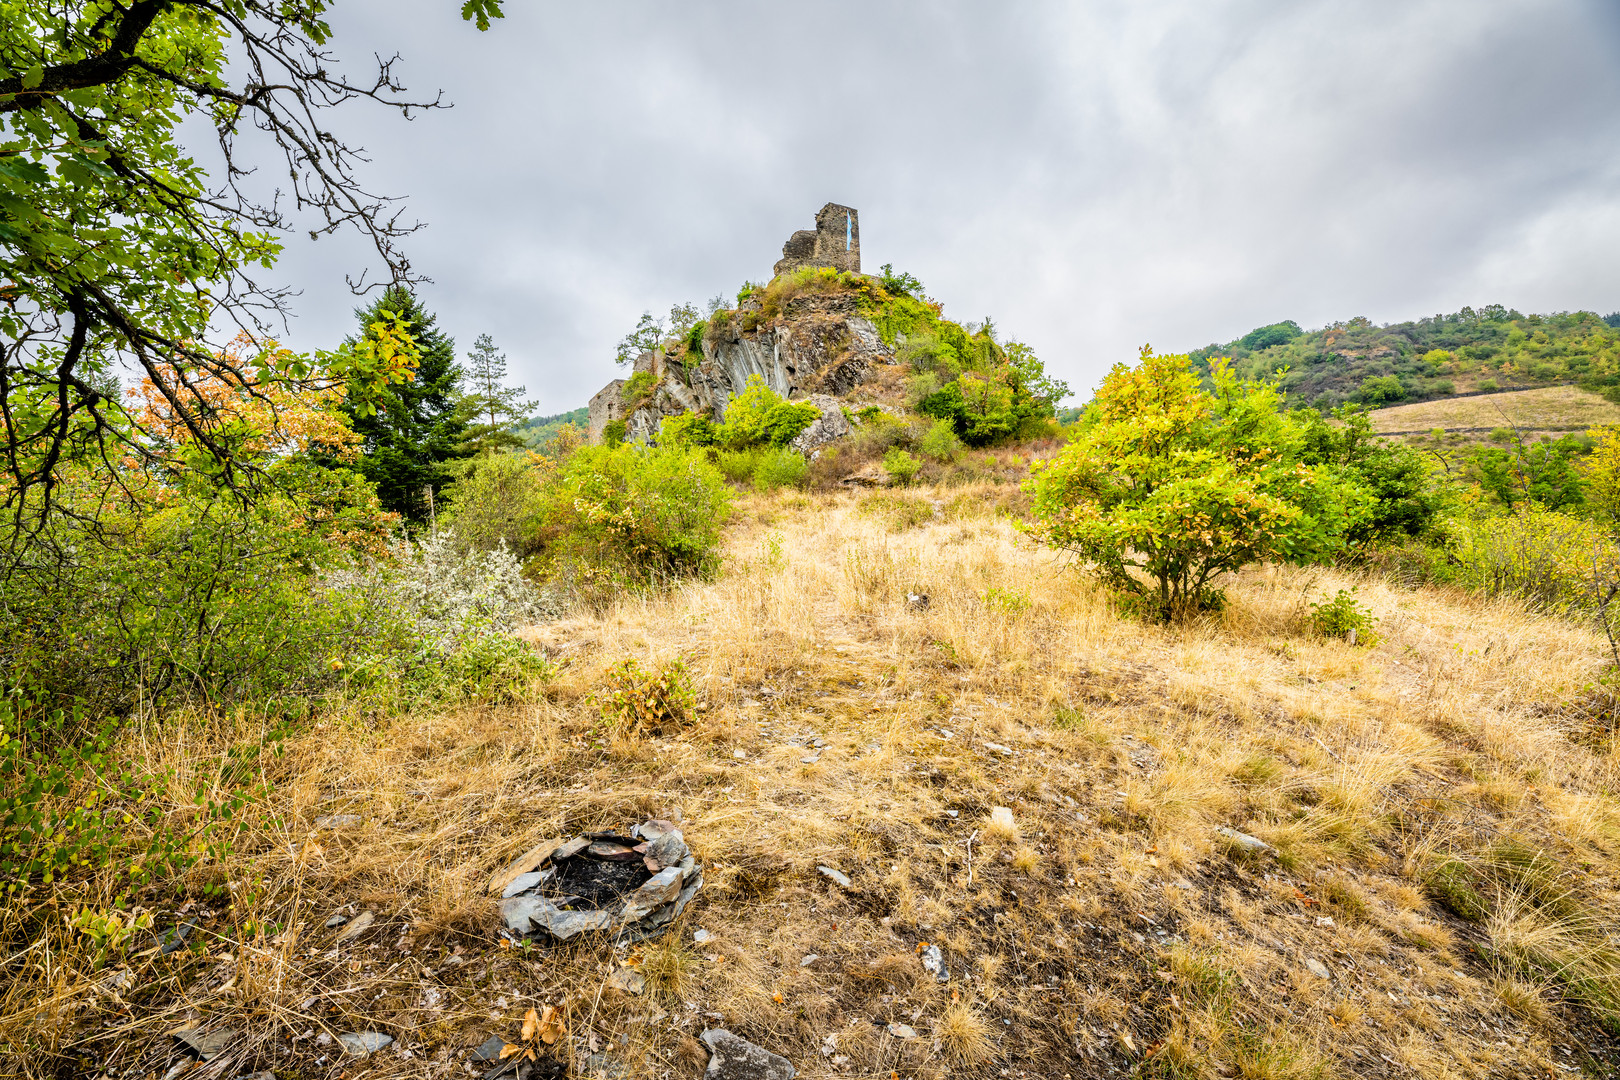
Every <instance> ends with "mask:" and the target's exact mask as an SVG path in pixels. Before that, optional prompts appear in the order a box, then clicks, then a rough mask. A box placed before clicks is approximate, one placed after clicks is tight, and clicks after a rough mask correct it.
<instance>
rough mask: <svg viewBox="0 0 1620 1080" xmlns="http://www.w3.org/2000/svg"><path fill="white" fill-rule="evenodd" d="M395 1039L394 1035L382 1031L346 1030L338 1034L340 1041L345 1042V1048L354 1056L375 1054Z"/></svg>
mask: <svg viewBox="0 0 1620 1080" xmlns="http://www.w3.org/2000/svg"><path fill="white" fill-rule="evenodd" d="M393 1041H394V1037H393V1036H392V1035H384V1034H383V1033H382V1032H380V1031H345V1032H344V1033H343V1034H341V1035H339V1036H338V1042H340V1043H342V1044H343V1049H344V1050H346V1051H347V1052H348V1053H349V1054H351V1055H353V1056H354V1057H365V1056H366V1055H367V1054H375V1053H376V1052H377V1051H378V1050H381V1049H382V1048H383V1047H385V1046H387V1045H388V1044H390V1043H392V1042H393Z"/></svg>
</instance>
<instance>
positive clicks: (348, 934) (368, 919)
mask: <svg viewBox="0 0 1620 1080" xmlns="http://www.w3.org/2000/svg"><path fill="white" fill-rule="evenodd" d="M376 921H377V916H375V915H373V914H372V913H371V912H369V911H362V912H361V913H360V914H358V915H356V916H355V917H354V918H353V919H352V920H350V922H349V925H347V926H345V927H344V928H343V929H342V930H340V931H338V936H337V937H335V938H333V939H332V940H333V941H348V940H349V939H350V938H357V937H359V936H360V935H361V934H363V933H365V931H366V928H367V927H369V926H370V925H371V924H372V923H374V922H376Z"/></svg>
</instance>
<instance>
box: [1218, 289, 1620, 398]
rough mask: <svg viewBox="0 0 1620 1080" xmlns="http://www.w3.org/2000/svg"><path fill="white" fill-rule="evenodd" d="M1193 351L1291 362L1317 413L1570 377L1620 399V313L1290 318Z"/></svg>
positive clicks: (1244, 365)
mask: <svg viewBox="0 0 1620 1080" xmlns="http://www.w3.org/2000/svg"><path fill="white" fill-rule="evenodd" d="M1192 356H1193V358H1194V359H1195V360H1197V361H1199V362H1200V363H1202V364H1203V365H1204V366H1205V367H1207V366H1208V364H1209V361H1210V360H1212V359H1214V358H1215V357H1217V356H1228V357H1231V358H1233V360H1234V361H1235V363H1236V366H1237V368H1238V370H1240V371H1241V372H1243V373H1245V374H1247V375H1250V376H1252V377H1259V376H1262V375H1268V374H1270V373H1272V372H1274V371H1276V370H1278V369H1279V368H1287V369H1288V370H1287V373H1286V374H1285V375H1283V377H1282V385H1283V388H1284V389H1285V390H1287V391H1288V393H1289V396H1290V398H1291V399H1292V400H1293V401H1294V402H1295V403H1296V404H1299V405H1310V406H1314V407H1316V408H1320V409H1328V408H1332V407H1333V406H1336V405H1339V404H1342V403H1344V402H1359V403H1362V404H1365V405H1368V406H1370V407H1372V408H1378V407H1380V406H1385V405H1393V404H1395V403H1397V402H1408V401H1423V400H1426V399H1429V398H1437V397H1445V396H1446V395H1448V394H1459V393H1467V392H1470V391H1491V390H1508V389H1513V388H1517V387H1530V386H1546V385H1549V384H1553V383H1564V382H1574V383H1577V384H1579V385H1580V386H1582V387H1585V388H1586V389H1588V390H1595V391H1598V392H1600V393H1602V394H1604V396H1606V397H1608V398H1609V399H1610V400H1613V401H1620V312H1616V313H1615V314H1613V315H1609V316H1608V317H1606V318H1601V317H1599V316H1598V315H1596V314H1594V313H1592V312H1590V311H1573V312H1560V313H1558V314H1554V315H1521V314H1519V313H1518V312H1517V311H1514V310H1512V309H1510V308H1505V307H1502V306H1501V305H1499V304H1492V305H1490V306H1489V307H1486V308H1482V309H1481V310H1479V311H1475V310H1474V309H1473V308H1466V307H1465V308H1463V309H1462V310H1461V311H1459V312H1456V313H1455V314H1451V315H1435V316H1432V317H1429V318H1422V319H1418V320H1416V321H1414V322H1403V323H1392V324H1389V325H1386V326H1374V325H1373V324H1372V322H1371V321H1370V320H1368V319H1365V318H1360V317H1358V318H1354V319H1350V320H1349V321H1348V322H1338V323H1334V324H1333V325H1331V326H1326V327H1323V328H1322V329H1320V330H1311V331H1303V330H1301V329H1300V328H1299V326H1298V325H1297V324H1296V323H1294V322H1292V321H1289V322H1280V323H1274V324H1272V325H1271V326H1262V327H1260V328H1258V329H1256V330H1251V331H1250V332H1249V333H1247V334H1245V335H1244V336H1243V337H1241V338H1239V339H1237V340H1236V341H1231V342H1228V343H1226V344H1225V345H1209V346H1206V347H1205V348H1202V349H1197V350H1194V351H1193V353H1192Z"/></svg>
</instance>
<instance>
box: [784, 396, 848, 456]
mask: <svg viewBox="0 0 1620 1080" xmlns="http://www.w3.org/2000/svg"><path fill="white" fill-rule="evenodd" d="M810 404H812V405H814V406H815V407H816V409H817V411H818V412H820V413H821V415H820V416H818V417H816V418H815V419H814V420H812V421H810V426H809V427H807V428H805V429H804V430H803V431H801V432H799V434H798V435H796V436H795V437H794V439H793V441H792V442H790V443H788V446H789V447H790V448H792V449H794V450H797V451H798V452H799V453H801V454H803V455H804V456H805V457H810V456H811V455H812V454H814V453H815V452H816V451H817V450H820V449H821V448H822V447H823V446H826V445H827V444H828V443H830V442H832V441H833V440H834V439H842V438H843V437H844V436H845V435H848V434H849V418H848V417H847V416H845V415H844V410H843V407H842V406H840V405H839V404H838V402H837V401H836V400H835V399H833V398H830V397H828V396H827V395H826V394H812V395H810Z"/></svg>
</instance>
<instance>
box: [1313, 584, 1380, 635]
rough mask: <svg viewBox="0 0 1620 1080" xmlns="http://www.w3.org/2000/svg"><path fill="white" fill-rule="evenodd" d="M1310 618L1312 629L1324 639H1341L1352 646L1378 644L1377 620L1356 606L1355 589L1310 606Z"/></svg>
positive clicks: (1336, 594)
mask: <svg viewBox="0 0 1620 1080" xmlns="http://www.w3.org/2000/svg"><path fill="white" fill-rule="evenodd" d="M1309 618H1310V623H1311V627H1312V629H1314V630H1315V631H1316V632H1317V633H1318V634H1321V635H1323V636H1324V637H1336V638H1344V639H1345V640H1346V641H1348V642H1350V643H1351V644H1352V645H1358V644H1359V645H1376V644H1377V643H1378V632H1377V626H1378V618H1377V616H1375V615H1374V614H1373V613H1372V612H1371V611H1368V610H1367V609H1366V608H1365V607H1363V606H1362V605H1361V604H1359V603H1357V601H1356V587H1355V586H1352V587H1351V588H1349V589H1340V590H1339V591H1338V592H1337V593H1335V594H1334V596H1333V599H1331V600H1323V601H1321V602H1320V603H1316V604H1312V605H1311V614H1310V616H1309Z"/></svg>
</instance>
